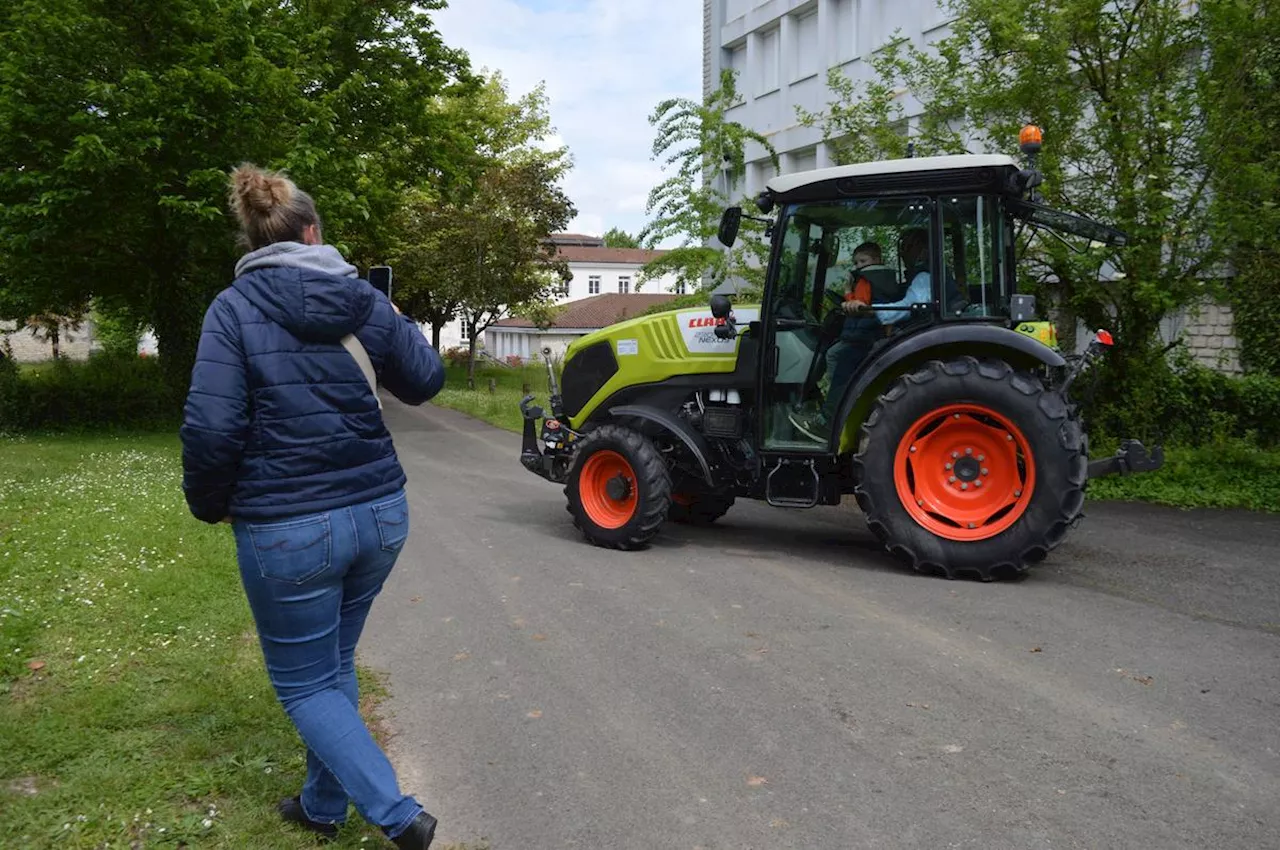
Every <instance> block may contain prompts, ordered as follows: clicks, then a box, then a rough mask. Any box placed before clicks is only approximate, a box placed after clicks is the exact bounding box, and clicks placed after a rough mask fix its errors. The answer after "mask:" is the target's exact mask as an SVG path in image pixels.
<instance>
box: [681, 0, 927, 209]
mask: <svg viewBox="0 0 1280 850" xmlns="http://www.w3.org/2000/svg"><path fill="white" fill-rule="evenodd" d="M948 23H949V17H948V13H947V12H946V11H945V10H944V9H942V8H941V7H940V6H939V5H938V3H937V2H936V0H703V87H704V90H706V91H707V92H710V91H711V90H713V89H714V88H715V86H717V85H718V84H719V80H720V72H721V70H722V69H725V68H732V69H733V70H735V71H737V72H738V91H739V94H740V95H741V96H742V100H741V103H740V104H739V105H738V106H736V107H734V108H733V109H731V110H729V112H728V117H729V118H730V119H732V120H734V121H737V122H738V123H739V124H742V125H743V126H745V127H749V128H751V129H753V130H756V131H757V132H759V133H762V134H763V135H764V136H766V137H767V138H768V139H769V141H770V143H771V144H772V145H773V146H774V148H776V149H777V151H778V154H779V157H780V159H781V162H780V171H781V173H782V174H791V173H794V172H797V171H808V170H810V169H813V168H826V167H827V166H829V165H833V164H834V163H833V162H832V161H831V157H830V154H829V151H828V146H827V144H826V143H825V142H824V141H823V139H822V133H821V131H820V130H819V129H818V128H816V127H805V126H802V125H801V124H800V122H799V120H798V119H797V118H796V107H797V106H800V107H803V108H804V109H805V110H807V111H809V112H814V113H818V112H821V111H823V108H824V106H825V105H826V104H827V102H828V101H829V100H830V97H831V94H830V90H829V89H828V88H827V72H828V70H829V69H831V68H840V69H841V70H842V71H843V72H844V74H845V76H847V77H849V78H851V79H854V80H861V79H865V78H867V77H869V76H870V74H871V70H870V66H869V64H868V63H867V61H866V57H867V56H869V55H870V54H871V53H872V52H873V51H874V50H875V49H876V48H878V47H880V46H882V45H884V44H885V43H886V42H888V41H889V40H890V39H891V38H893V36H894V33H895V31H896V30H901V34H902V35H903V36H906V37H908V38H910V39H911V40H912V41H913V42H915V43H916V44H918V45H920V46H923V45H925V44H927V43H930V42H934V41H936V40H938V39H939V38H943V37H945V36H946V35H947V32H948V26H947V25H948ZM905 96H906V93H905V92H904V97H905ZM912 111H913V109H912V107H911V105H910V104H908V107H907V114H908V116H910V115H911V113H912ZM773 176H774V171H773V164H772V163H771V162H770V161H769V159H768V157H766V156H765V152H764V149H763V148H762V147H761V146H760V145H758V144H751V145H750V146H749V147H748V149H747V172H746V175H745V180H744V181H743V182H742V183H740V184H739V185H736V186H733V187H724V188H726V189H729V190H730V193H731V194H732V195H738V194H739V193H743V192H745V193H747V194H749V195H755V194H756V193H757V192H759V191H760V190H761V189H762V188H764V184H765V182H766V181H767V180H768V179H769V178H770V177H773Z"/></svg>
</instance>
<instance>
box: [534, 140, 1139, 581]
mask: <svg viewBox="0 0 1280 850" xmlns="http://www.w3.org/2000/svg"><path fill="white" fill-rule="evenodd" d="M1035 141H1037V142H1038V139H1036V140H1035ZM1034 147H1035V145H1027V146H1024V150H1027V148H1032V149H1034ZM1029 152H1030V151H1029ZM1040 181H1041V176H1040V174H1039V173H1038V172H1037V171H1036V170H1035V169H1034V165H1032V167H1030V168H1021V167H1019V165H1018V163H1017V162H1016V161H1015V160H1014V159H1013V158H1012V157H1009V156H1000V155H965V156H940V157H922V158H908V159H901V160H890V161H883V162H872V163H862V164H858V165H850V166H840V167H835V168H827V169H820V170H816V171H809V172H805V173H800V174H790V175H786V176H781V177H776V178H774V179H773V180H771V181H769V183H768V186H767V188H766V189H765V190H764V191H763V192H762V193H761V195H760V196H759V198H758V199H757V201H756V204H757V206H758V207H759V209H760V212H761V213H762V214H763V215H766V216H768V215H769V213H771V212H772V211H774V210H776V211H777V212H776V215H775V216H773V217H770V218H766V219H760V220H762V221H763V222H764V223H765V224H766V225H767V229H766V232H767V235H768V238H770V240H771V246H772V247H771V251H770V258H769V264H768V269H767V274H766V283H765V289H764V294H763V298H762V299H761V303H760V304H757V305H739V306H734V305H731V303H730V301H729V299H728V298H727V297H725V296H723V295H712V296H711V298H710V305H709V309H692V310H673V311H671V312H667V313H659V314H655V315H649V316H643V317H640V318H637V319H632V320H629V321H625V322H622V323H620V324H616V325H613V326H611V327H607V328H604V329H602V330H600V331H597V332H595V333H592V334H589V335H587V336H585V337H583V338H581V339H579V340H577V341H575V342H574V343H573V344H572V345H570V346H569V348H568V350H567V352H566V354H565V358H564V362H563V370H562V373H561V376H560V380H559V385H557V380H556V376H555V372H554V370H553V369H552V367H551V365H550V358H548V378H549V384H550V387H549V389H550V413H549V415H548V414H546V413H544V411H543V409H542V408H540V407H533V406H531V404H530V402H531V401H532V400H533V396H532V395H530V396H526V397H525V398H524V399H523V400H522V401H521V403H520V407H521V410H522V412H523V415H524V419H525V425H524V441H523V448H522V452H521V463H522V464H523V465H524V466H525V468H527V469H528V470H530V471H531V472H533V473H535V474H537V475H539V476H541V477H543V478H546V479H547V480H549V481H552V482H555V483H557V484H562V485H564V492H565V495H566V496H567V497H568V510H569V513H570V514H571V515H572V516H573V521H574V523H575V525H577V527H578V528H579V529H581V531H582V533H583V534H584V535H585V537H586V539H587V540H589V541H590V542H591V543H594V544H596V545H599V546H605V547H611V548H615V549H634V548H638V547H642V546H644V545H645V544H646V543H647V542H648V541H649V540H650V539H651V538H652V537H653V536H654V535H655V534H657V533H658V532H659V530H660V529H661V527H662V525H663V523H664V522H665V521H668V520H670V521H675V522H683V523H690V524H695V525H698V524H706V523H711V522H713V521H715V520H716V519H718V518H720V517H721V516H723V515H724V514H725V513H726V512H727V511H728V510H729V509H730V508H731V507H732V506H733V504H734V500H735V499H738V498H750V499H760V500H763V501H765V502H767V503H768V504H770V505H774V506H777V507H783V508H811V507H814V506H817V505H836V504H839V503H840V501H841V500H842V499H843V498H844V497H845V496H846V495H849V494H852V495H853V496H854V497H855V498H856V499H857V502H858V505H859V507H860V508H861V511H862V513H863V515H864V516H865V518H866V521H867V524H868V525H869V527H870V528H871V530H872V531H873V532H874V533H875V535H876V536H877V537H878V538H879V539H880V541H881V542H882V543H883V544H884V546H885V548H886V549H887V550H888V551H889V552H890V553H892V554H893V555H895V556H897V557H898V558H900V559H901V560H903V561H905V562H906V563H907V564H910V565H911V566H912V567H914V568H915V569H917V570H921V571H928V572H935V573H941V574H943V575H946V576H948V577H956V576H960V575H965V576H974V577H977V578H979V579H982V580H991V579H993V578H1000V577H1006V576H1013V575H1017V574H1019V573H1021V572H1023V571H1025V570H1026V569H1027V567H1028V566H1029V565H1031V564H1033V563H1036V562H1038V561H1040V560H1042V559H1043V558H1044V557H1045V556H1046V555H1047V554H1048V552H1049V551H1050V550H1051V549H1053V548H1054V547H1055V546H1057V545H1058V543H1059V542H1060V541H1061V540H1062V539H1063V537H1064V535H1065V534H1066V532H1067V530H1068V529H1069V528H1071V527H1072V526H1073V525H1074V524H1075V523H1076V522H1077V520H1078V519H1079V518H1080V516H1081V509H1082V507H1083V505H1084V493H1085V487H1086V486H1087V484H1088V481H1089V479H1090V478H1091V477H1097V476H1100V475H1108V474H1115V473H1121V474H1123V473H1130V472H1142V471H1148V470H1153V469H1156V468H1159V466H1160V465H1161V463H1162V460H1163V452H1162V450H1161V449H1160V448H1159V447H1157V448H1155V449H1154V450H1152V451H1151V452H1150V453H1148V451H1147V450H1146V449H1145V447H1144V446H1143V445H1142V444H1141V443H1139V442H1137V441H1134V440H1130V441H1126V442H1124V443H1123V444H1122V446H1121V448H1120V450H1119V451H1118V452H1117V453H1116V455H1115V456H1113V457H1108V458H1104V459H1101V460H1098V461H1094V462H1092V463H1091V462H1090V461H1089V458H1088V451H1087V450H1088V442H1087V438H1086V435H1085V432H1084V429H1083V427H1082V425H1081V421H1080V414H1079V411H1078V408H1077V406H1076V405H1075V404H1074V403H1073V402H1072V401H1071V399H1070V398H1069V397H1068V389H1069V388H1070V386H1071V385H1072V383H1073V381H1075V379H1076V377H1077V376H1078V375H1079V374H1080V373H1081V372H1082V371H1083V370H1085V369H1087V367H1088V365H1089V363H1090V362H1091V361H1092V360H1093V359H1094V358H1096V357H1098V356H1099V355H1100V354H1101V353H1102V352H1103V351H1105V349H1106V347H1107V346H1108V345H1110V344H1111V338H1110V336H1109V334H1107V332H1106V331H1098V332H1097V334H1096V337H1095V338H1094V339H1093V340H1092V341H1091V342H1090V344H1089V346H1088V349H1087V351H1086V352H1085V353H1084V354H1083V355H1081V356H1078V357H1077V356H1067V357H1064V355H1063V354H1062V353H1061V352H1060V351H1059V350H1058V347H1057V339H1056V333H1055V331H1054V329H1053V327H1052V325H1051V324H1050V323H1047V322H1043V321H1037V317H1036V306H1035V300H1034V298H1033V297H1032V296H1029V295H1019V294H1017V293H1016V281H1017V274H1016V273H1015V262H1016V259H1017V258H1016V256H1015V245H1016V244H1017V242H1018V239H1017V236H1018V233H1019V230H1020V228H1024V227H1031V228H1035V229H1037V230H1047V231H1052V232H1053V234H1054V235H1056V236H1058V237H1060V238H1063V239H1067V240H1073V239H1083V240H1086V241H1087V242H1088V243H1091V244H1094V245H1096V244H1097V243H1102V244H1104V245H1122V244H1124V241H1125V236H1124V234H1122V233H1119V232H1118V231H1116V230H1114V229H1111V228H1109V227H1106V226H1104V225H1102V224H1099V223H1097V222H1094V221H1090V220H1088V219H1084V218H1080V217H1077V216H1073V215H1068V214H1065V213H1062V212H1059V211H1056V210H1053V209H1050V208H1049V207H1047V206H1045V205H1043V204H1042V203H1040V202H1039V201H1038V199H1037V195H1036V193H1035V187H1036V185H1038V184H1039V183H1040ZM742 217H743V214H742V210H741V208H740V207H731V208H730V209H728V210H726V211H725V214H724V217H723V219H722V221H721V227H720V234H719V238H720V241H721V242H722V243H724V244H725V245H726V246H732V245H733V243H734V242H735V240H736V238H737V231H738V228H739V226H740V222H741V219H742ZM539 420H542V424H541V433H540V435H539V434H538V433H536V429H537V423H538V421H539ZM539 442H541V447H540V446H539Z"/></svg>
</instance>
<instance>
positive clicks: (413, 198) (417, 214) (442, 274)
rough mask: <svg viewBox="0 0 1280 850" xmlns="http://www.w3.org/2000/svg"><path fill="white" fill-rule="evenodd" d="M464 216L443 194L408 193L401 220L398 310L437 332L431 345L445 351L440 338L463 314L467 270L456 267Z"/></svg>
mask: <svg viewBox="0 0 1280 850" xmlns="http://www.w3.org/2000/svg"><path fill="white" fill-rule="evenodd" d="M457 214H458V210H457V208H455V207H454V206H452V205H449V204H447V203H444V202H442V200H441V199H440V196H439V194H438V193H436V192H433V191H431V190H429V189H414V190H411V191H409V192H406V193H405V196H404V200H403V202H402V203H401V206H400V209H399V210H397V211H396V214H395V227H396V231H395V233H396V243H395V245H394V247H393V248H392V252H393V253H392V258H391V262H392V265H393V266H394V267H395V280H396V284H395V292H394V295H393V297H394V298H395V302H396V305H397V306H398V307H400V309H401V310H403V311H404V312H405V313H406V314H407V315H410V316H412V317H413V318H414V319H415V320H417V321H419V322H423V323H425V324H426V325H428V326H430V328H431V345H432V346H433V347H435V348H437V349H438V348H440V332H441V331H442V330H443V329H444V326H445V325H447V324H449V323H450V322H452V321H454V320H455V319H457V318H458V315H459V311H460V310H461V309H462V297H463V294H464V291H463V288H464V282H465V280H466V273H467V271H469V268H470V267H469V266H468V268H467V269H459V268H457V266H456V262H455V261H456V260H457V258H458V252H457V251H456V250H454V248H455V246H454V245H453V244H451V240H453V239H456V238H457V233H456V227H457V218H456V217H457Z"/></svg>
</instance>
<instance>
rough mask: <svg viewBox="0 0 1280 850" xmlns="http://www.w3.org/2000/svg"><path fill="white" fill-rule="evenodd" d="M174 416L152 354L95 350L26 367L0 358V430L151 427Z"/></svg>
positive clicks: (172, 423)
mask: <svg viewBox="0 0 1280 850" xmlns="http://www.w3.org/2000/svg"><path fill="white" fill-rule="evenodd" d="M180 418H181V405H180V403H178V402H176V401H175V400H174V399H173V396H172V394H171V393H170V392H169V391H168V390H167V388H166V387H165V384H164V380H163V377H162V375H161V373H160V364H159V361H158V360H156V359H155V358H145V357H136V356H134V357H129V356H111V355H102V354H99V355H95V356H93V357H91V358H89V360H87V361H70V360H57V361H54V362H52V363H49V364H46V365H44V366H42V367H39V368H31V369H23V368H21V367H18V366H16V365H15V364H13V363H12V361H8V360H4V361H0V431H9V432H22V431H88V430H100V429H107V428H124V429H137V430H153V429H163V428H176V427H177V425H178V423H179V420H180Z"/></svg>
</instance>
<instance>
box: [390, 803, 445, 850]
mask: <svg viewBox="0 0 1280 850" xmlns="http://www.w3.org/2000/svg"><path fill="white" fill-rule="evenodd" d="M435 837H436V819H435V818H433V817H432V816H431V815H429V814H427V813H426V812H423V813H421V814H420V815H418V816H417V817H416V818H414V819H413V822H412V823H410V824H409V828H408V829H406V830H405V831H404V832H402V833H400V834H399V835H397V836H396V837H395V838H393V839H391V843H392V844H394V845H396V846H397V847H399V848H400V850H427V848H428V847H430V846H431V841H432V840H433V839H434V838H435Z"/></svg>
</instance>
